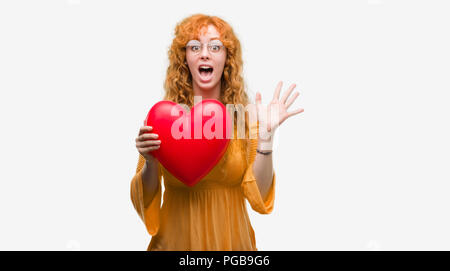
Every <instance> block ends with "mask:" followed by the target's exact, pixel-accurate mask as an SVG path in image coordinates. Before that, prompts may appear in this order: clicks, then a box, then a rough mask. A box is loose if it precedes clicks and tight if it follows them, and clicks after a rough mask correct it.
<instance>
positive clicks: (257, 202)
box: [241, 124, 275, 214]
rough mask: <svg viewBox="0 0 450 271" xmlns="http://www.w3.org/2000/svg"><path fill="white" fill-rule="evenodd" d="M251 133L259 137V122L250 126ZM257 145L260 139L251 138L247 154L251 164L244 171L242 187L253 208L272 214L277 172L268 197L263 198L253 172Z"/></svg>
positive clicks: (261, 212)
mask: <svg viewBox="0 0 450 271" xmlns="http://www.w3.org/2000/svg"><path fill="white" fill-rule="evenodd" d="M250 133H253V136H254V137H257V134H258V126H257V124H254V125H251V126H250ZM251 138H252V137H251ZM257 145H258V139H250V150H249V153H248V154H247V155H248V160H249V166H248V167H247V169H246V171H245V173H244V179H243V180H242V184H241V187H242V190H243V192H244V195H245V197H246V198H247V200H248V202H249V203H250V206H251V207H252V209H253V210H255V211H256V212H258V213H260V214H270V213H271V212H272V210H273V205H274V201H275V172H274V173H273V178H272V184H271V186H270V189H269V192H268V194H267V197H266V198H265V199H263V198H262V196H261V192H260V191H259V187H258V184H257V183H256V178H255V175H254V174H253V163H254V161H255V156H256V147H257Z"/></svg>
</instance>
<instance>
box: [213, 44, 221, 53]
mask: <svg viewBox="0 0 450 271" xmlns="http://www.w3.org/2000/svg"><path fill="white" fill-rule="evenodd" d="M211 50H212V51H213V52H218V51H220V45H211Z"/></svg>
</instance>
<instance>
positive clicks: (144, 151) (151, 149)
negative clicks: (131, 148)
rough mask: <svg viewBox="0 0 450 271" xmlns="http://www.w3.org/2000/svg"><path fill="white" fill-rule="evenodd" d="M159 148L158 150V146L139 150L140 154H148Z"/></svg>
mask: <svg viewBox="0 0 450 271" xmlns="http://www.w3.org/2000/svg"><path fill="white" fill-rule="evenodd" d="M159 148H160V146H152V147H148V148H141V152H143V153H146V152H149V151H154V150H157V149H159Z"/></svg>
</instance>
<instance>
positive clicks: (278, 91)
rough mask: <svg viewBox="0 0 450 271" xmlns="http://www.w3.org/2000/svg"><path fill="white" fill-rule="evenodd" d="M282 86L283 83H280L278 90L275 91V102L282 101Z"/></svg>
mask: <svg viewBox="0 0 450 271" xmlns="http://www.w3.org/2000/svg"><path fill="white" fill-rule="evenodd" d="M282 86H283V82H282V81H280V82H279V83H278V85H277V88H276V89H275V93H274V94H273V100H276V101H278V100H279V99H280V91H281V87H282Z"/></svg>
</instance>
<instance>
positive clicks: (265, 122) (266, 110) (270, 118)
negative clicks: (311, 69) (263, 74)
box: [255, 81, 304, 136]
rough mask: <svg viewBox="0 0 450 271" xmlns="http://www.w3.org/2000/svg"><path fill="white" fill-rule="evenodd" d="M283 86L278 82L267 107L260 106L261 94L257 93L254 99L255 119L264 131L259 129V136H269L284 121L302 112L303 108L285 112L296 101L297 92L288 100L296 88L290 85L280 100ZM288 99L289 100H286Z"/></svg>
mask: <svg viewBox="0 0 450 271" xmlns="http://www.w3.org/2000/svg"><path fill="white" fill-rule="evenodd" d="M282 86H283V82H281V81H280V82H279V83H278V85H277V88H276V89H275V92H274V94H273V99H272V101H271V102H270V103H269V104H268V105H261V93H259V92H257V93H256V97H255V103H256V109H257V117H258V121H259V123H260V125H259V126H260V127H261V128H264V127H266V129H265V130H264V129H260V131H261V133H262V134H261V135H263V134H264V135H266V136H271V135H273V132H274V131H275V129H276V128H277V127H278V126H280V125H281V124H282V123H283V122H284V121H285V120H286V119H288V118H290V117H292V116H294V115H296V114H299V113H301V112H303V111H304V109H303V108H298V109H296V110H293V111H291V112H287V109H288V108H289V106H291V105H292V103H293V102H294V101H295V99H297V97H298V95H299V92H298V91H296V92H295V93H294V95H293V96H292V97H290V98H289V95H291V93H292V91H293V90H294V88H295V87H296V85H295V84H292V85H291V86H290V87H289V89H288V90H287V92H286V93H284V95H283V97H282V98H281V99H280V92H281V87H282ZM288 98H289V100H288Z"/></svg>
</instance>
